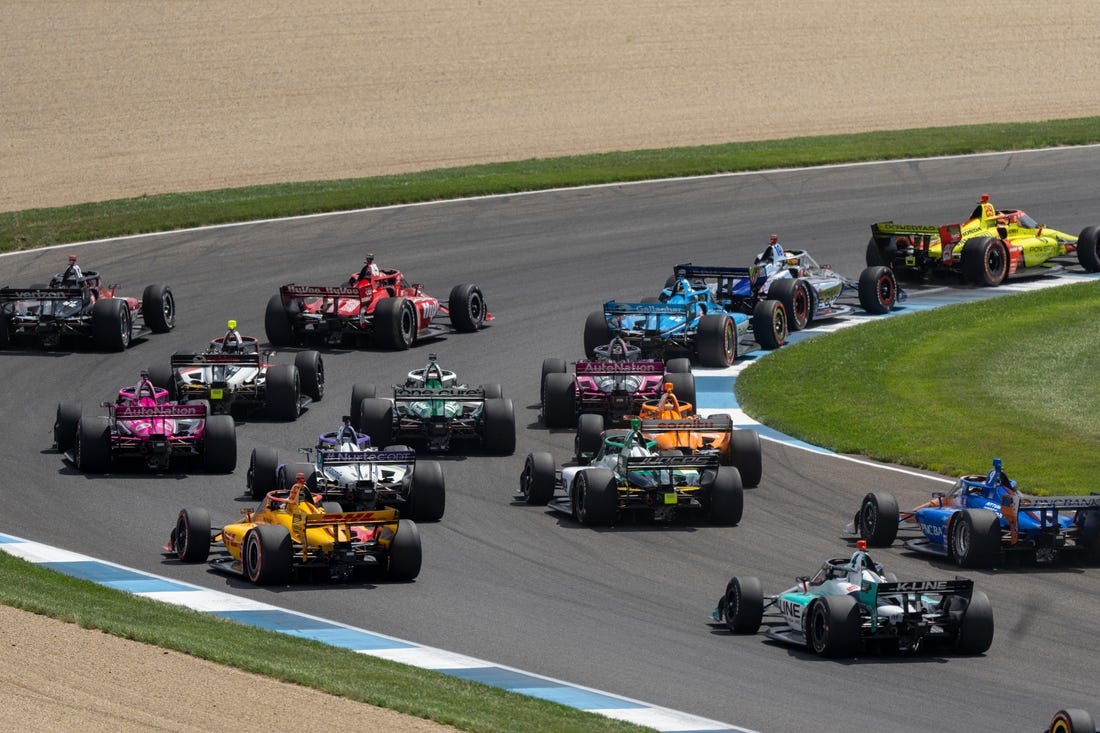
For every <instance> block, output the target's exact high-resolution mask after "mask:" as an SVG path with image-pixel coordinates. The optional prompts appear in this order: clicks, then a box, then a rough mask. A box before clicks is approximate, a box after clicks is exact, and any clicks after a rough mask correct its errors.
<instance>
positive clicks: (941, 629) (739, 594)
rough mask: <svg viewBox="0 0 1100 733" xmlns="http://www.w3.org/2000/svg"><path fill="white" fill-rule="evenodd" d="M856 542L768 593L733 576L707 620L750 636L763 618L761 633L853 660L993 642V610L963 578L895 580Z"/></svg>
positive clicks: (973, 649)
mask: <svg viewBox="0 0 1100 733" xmlns="http://www.w3.org/2000/svg"><path fill="white" fill-rule="evenodd" d="M866 549H867V544H866V543H865V542H863V541H862V540H860V541H859V542H858V543H857V549H856V551H855V552H854V553H852V556H851V558H843V557H841V558H833V559H829V560H826V561H825V562H824V564H822V566H821V568H820V569H819V570H818V571H817V573H816V574H814V575H813V576H812V577H811V576H803V577H800V578H798V579H797V581H796V582H795V585H793V586H791V587H790V588H788V589H787V590H785V591H783V592H781V593H778V594H776V595H765V594H764V592H763V590H762V589H761V584H760V580H759V579H757V578H754V577H745V576H734V577H733V578H731V579H730V581H729V582H728V583H727V584H726V590H725V593H724V594H723V595H722V597H721V598H720V599H719V600H718V606H717V607H716V608H715V609H714V611H713V613H712V614H711V621H712V622H713V623H715V624H720V625H724V626H726V627H727V628H729V630H730V631H732V632H733V633H735V634H755V633H756V632H757V631H758V630H759V629H760V626H761V624H763V623H764V619H765V617H767V618H768V627H767V630H766V634H767V636H768V638H770V639H774V640H776V641H781V642H783V643H786V644H791V645H794V646H799V647H806V648H808V649H809V650H810V651H812V652H815V653H817V654H820V655H821V656H825V657H855V656H859V655H860V654H862V653H864V652H866V651H870V650H872V649H873V648H874V647H878V650H880V651H885V652H898V651H903V652H917V651H919V650H921V649H924V648H926V647H932V646H938V647H939V648H940V649H943V650H953V651H955V652H957V653H959V654H982V653H984V652H985V651H986V650H988V649H989V647H990V646H991V645H992V643H993V607H992V605H991V604H990V603H989V598H988V597H987V596H986V595H985V593H983V592H982V591H980V590H975V588H974V582H973V581H972V580H968V579H965V578H955V579H952V580H904V581H899V580H898V579H897V578H896V577H894V575H893V574H892V573H887V572H886V571H885V570H884V569H883V567H882V565H880V564H878V563H876V562H874V561H873V560H872V559H871V557H870V556H869V555H868V554H867V552H866Z"/></svg>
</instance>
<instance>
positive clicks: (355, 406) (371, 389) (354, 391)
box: [348, 384, 378, 429]
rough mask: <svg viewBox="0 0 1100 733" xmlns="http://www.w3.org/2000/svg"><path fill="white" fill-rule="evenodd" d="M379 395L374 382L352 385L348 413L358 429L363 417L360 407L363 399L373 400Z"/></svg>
mask: <svg viewBox="0 0 1100 733" xmlns="http://www.w3.org/2000/svg"><path fill="white" fill-rule="evenodd" d="M377 396H378V388H377V387H376V386H374V385H373V384H353V385H352V386H351V405H350V406H349V407H348V415H350V416H351V424H352V425H354V426H355V427H356V429H358V427H359V422H360V421H361V419H362V414H360V412H359V409H360V408H361V407H362V405H363V400H373V399H374V398H375V397H377Z"/></svg>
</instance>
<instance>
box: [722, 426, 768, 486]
mask: <svg viewBox="0 0 1100 733" xmlns="http://www.w3.org/2000/svg"><path fill="white" fill-rule="evenodd" d="M728 465H731V466H735V467H736V468H737V470H738V471H739V472H740V473H741V484H742V485H743V486H745V487H747V488H750V489H753V488H756V487H757V486H759V485H760V478H761V477H762V476H763V474H764V451H763V450H762V449H761V447H760V434H759V433H758V432H756V431H755V430H753V429H751V428H744V429H734V431H733V433H732V434H731V435H730V444H729V458H728Z"/></svg>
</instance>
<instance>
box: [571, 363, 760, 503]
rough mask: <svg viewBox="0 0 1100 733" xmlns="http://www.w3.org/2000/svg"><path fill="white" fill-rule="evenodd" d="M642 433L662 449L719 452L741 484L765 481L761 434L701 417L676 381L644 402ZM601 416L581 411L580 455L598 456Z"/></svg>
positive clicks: (725, 419) (639, 417)
mask: <svg viewBox="0 0 1100 733" xmlns="http://www.w3.org/2000/svg"><path fill="white" fill-rule="evenodd" d="M633 418H634V419H636V420H637V427H638V430H639V431H640V432H641V434H642V437H643V438H645V439H646V440H648V441H652V442H653V443H654V444H655V445H656V448H657V450H658V451H659V452H663V453H668V452H673V451H675V452H680V453H683V454H688V455H707V456H715V457H717V459H718V462H719V463H720V464H721V465H723V466H734V467H735V468H736V469H737V471H738V473H739V474H740V475H741V484H742V486H747V487H750V488H751V487H755V486H758V485H759V484H760V477H761V474H762V473H763V469H762V466H763V458H762V451H761V449H760V435H759V434H758V433H757V432H756V431H755V430H752V429H750V428H746V429H734V427H733V419H732V418H731V417H730V416H729V415H723V414H717V415H710V416H709V417H705V418H704V417H702V416H700V415H696V414H695V410H694V406H693V405H692V404H691V403H690V402H687V401H680V400H679V399H678V395H677V393H676V391H675V385H674V384H672V383H671V382H669V383H666V384H665V385H664V386H663V389H662V391H661V394H660V396H659V397H658V398H657V399H653V400H647V401H646V402H644V403H642V405H641V407H640V408H639V410H638V413H637V415H634V416H633ZM604 428H605V424H604V419H603V416H602V415H595V414H591V415H581V417H580V420H579V421H578V423H577V438H576V445H577V454H578V455H586V454H595V453H596V452H597V451H598V450H599V447H600V442H601V441H602V440H603V434H604Z"/></svg>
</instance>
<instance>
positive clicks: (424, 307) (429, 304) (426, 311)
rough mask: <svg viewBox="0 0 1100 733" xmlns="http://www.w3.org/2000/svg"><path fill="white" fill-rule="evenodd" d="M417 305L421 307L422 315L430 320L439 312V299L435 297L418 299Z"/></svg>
mask: <svg viewBox="0 0 1100 733" xmlns="http://www.w3.org/2000/svg"><path fill="white" fill-rule="evenodd" d="M416 307H417V308H419V309H420V315H421V317H423V318H424V319H426V320H429V321H430V320H432V319H433V318H435V314H436V313H438V312H439V301H438V300H436V299H435V298H430V299H429V298H425V299H424V300H420V301H417V303H416Z"/></svg>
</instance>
